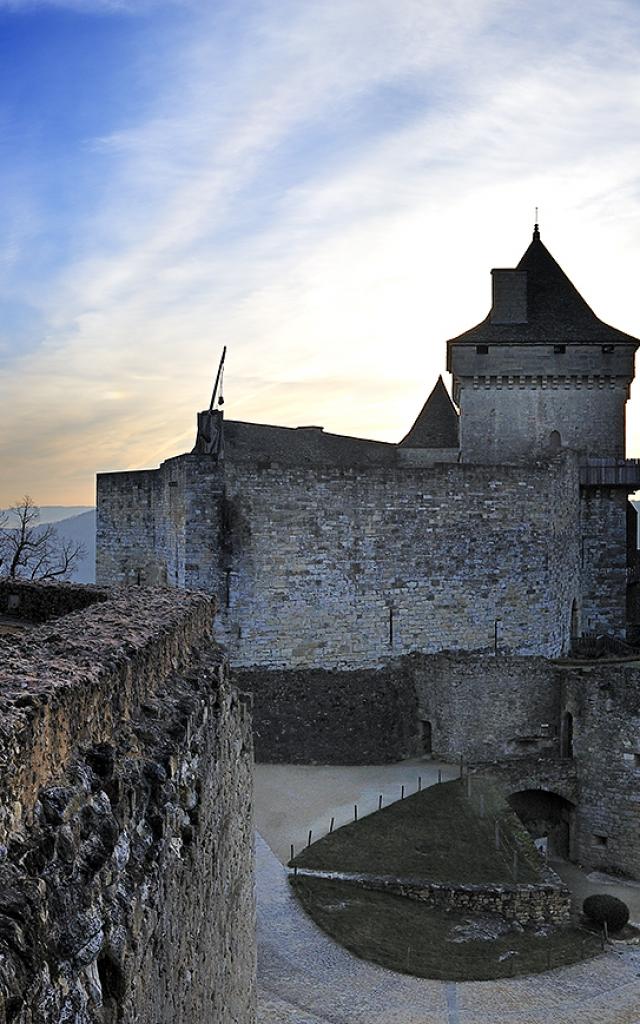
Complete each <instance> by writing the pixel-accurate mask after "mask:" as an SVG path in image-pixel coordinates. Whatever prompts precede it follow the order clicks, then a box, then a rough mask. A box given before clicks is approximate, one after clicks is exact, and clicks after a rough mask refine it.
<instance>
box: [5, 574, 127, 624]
mask: <svg viewBox="0 0 640 1024" xmlns="http://www.w3.org/2000/svg"><path fill="white" fill-rule="evenodd" d="M108 596H109V595H108V591H106V590H105V589H104V587H95V586H91V585H83V584H79V583H53V582H48V583H37V582H33V581H31V580H0V614H5V615H12V616H15V618H17V619H26V620H27V621H28V622H47V620H48V619H56V618H59V617H60V616H62V615H69V613H70V612H76V611H80V610H82V609H83V608H88V607H89V605H92V604H96V602H98V601H106V600H107V598H108Z"/></svg>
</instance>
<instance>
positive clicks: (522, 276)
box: [491, 270, 527, 324]
mask: <svg viewBox="0 0 640 1024" xmlns="http://www.w3.org/2000/svg"><path fill="white" fill-rule="evenodd" d="M491 289H492V293H493V302H492V305H491V323H492V324H526V322H527V272H526V270H492V271H491Z"/></svg>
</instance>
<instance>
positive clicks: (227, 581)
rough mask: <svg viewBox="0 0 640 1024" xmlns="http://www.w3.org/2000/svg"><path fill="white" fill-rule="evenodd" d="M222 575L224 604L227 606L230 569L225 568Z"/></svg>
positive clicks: (228, 601)
mask: <svg viewBox="0 0 640 1024" xmlns="http://www.w3.org/2000/svg"><path fill="white" fill-rule="evenodd" d="M224 575H225V583H224V606H225V608H228V607H229V606H230V604H231V569H225V571H224Z"/></svg>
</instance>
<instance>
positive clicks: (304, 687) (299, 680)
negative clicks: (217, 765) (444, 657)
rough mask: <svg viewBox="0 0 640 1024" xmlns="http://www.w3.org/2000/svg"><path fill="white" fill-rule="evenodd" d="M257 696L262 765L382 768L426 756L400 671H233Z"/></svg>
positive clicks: (258, 756)
mask: <svg viewBox="0 0 640 1024" xmlns="http://www.w3.org/2000/svg"><path fill="white" fill-rule="evenodd" d="M232 681H233V683H234V685H236V686H237V687H238V688H239V689H241V690H248V691H251V693H252V695H253V724H254V742H255V754H256V761H258V762H261V763H266V764H269V763H275V764H278V763H280V764H383V763H384V762H386V761H399V760H401V759H402V758H403V757H410V756H412V755H415V754H418V753H420V752H421V749H420V745H419V744H420V739H419V731H418V723H417V716H416V698H415V691H414V688H413V685H412V681H411V679H410V677H409V676H408V674H407V673H406V672H405V671H404V668H403V666H402V665H401V664H398V663H396V664H394V665H392V666H389V667H387V668H385V669H369V670H367V669H360V670H357V671H354V672H337V671H334V672H327V671H323V670H322V669H307V670H305V671H296V670H294V669H292V670H289V671H287V670H285V669H282V670H277V669H274V670H271V671H269V670H268V669H232Z"/></svg>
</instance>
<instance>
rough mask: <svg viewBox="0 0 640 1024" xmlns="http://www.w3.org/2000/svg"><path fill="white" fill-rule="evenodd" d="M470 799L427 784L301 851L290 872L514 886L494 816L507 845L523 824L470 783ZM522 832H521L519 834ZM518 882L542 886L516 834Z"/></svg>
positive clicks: (524, 840)
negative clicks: (498, 845) (498, 844)
mask: <svg viewBox="0 0 640 1024" xmlns="http://www.w3.org/2000/svg"><path fill="white" fill-rule="evenodd" d="M473 785H474V793H475V795H476V797H479V796H480V790H481V788H482V801H483V803H482V806H483V808H484V814H481V813H480V810H479V809H478V808H479V803H478V800H471V801H470V800H469V799H468V798H467V796H466V794H465V786H464V783H462V782H461V781H460V780H457V779H456V780H454V781H453V782H444V783H441V784H440V785H437V786H430V787H429V788H428V789H424V790H422V792H421V793H414V794H413V795H412V796H409V797H407V798H406V799H405V800H398V801H397V802H396V803H393V804H389V806H388V807H384V808H383V809H382V810H381V811H376V812H375V813H374V814H369V815H367V817H365V818H361V819H360V820H359V821H357V822H353V823H352V824H350V825H343V826H342V828H339V829H337V830H336V831H335V832H332V833H331V834H330V835H327V836H324V838H323V839H319V840H318V841H317V842H315V843H313V844H312V845H311V846H309V847H307V848H306V849H305V850H302V851H301V852H300V853H299V854H298V855H297V856H296V857H295V858H294V859H293V860H292V861H291V862H290V864H291V866H294V865H295V866H297V867H301V868H313V869H315V870H322V871H345V872H358V873H362V874H374V875H393V876H395V877H398V878H424V879H429V880H430V881H434V882H454V883H463V884H464V883H466V884H484V883H495V884H498V885H509V884H513V881H514V879H513V874H512V859H511V857H510V856H509V855H508V854H505V853H504V852H503V851H502V850H497V849H496V843H495V824H494V821H495V818H496V817H498V820H499V821H500V823H501V829H502V832H503V835H508V836H509V837H510V838H511V839H512V840H513V839H514V837H515V832H514V830H515V831H517V830H518V829H519V828H520V826H519V824H518V822H517V819H516V818H515V815H513V814H512V812H511V811H510V810H509V808H508V806H507V805H506V803H505V802H504V800H503V798H502V797H501V796H500V795H499V794H497V793H496V791H495V790H494V789H493V788H492V787H491V786H490V785H489V784H487V783H486V782H484V781H482V782H481V781H476V780H475V779H474V780H473ZM521 831H522V830H521ZM518 846H519V849H520V857H519V861H518V878H517V880H518V882H523V883H529V884H530V883H534V882H538V881H540V862H539V859H538V857H537V854H536V853H535V850H534V849H533V847H532V844H531V840H530V837H528V834H526V835H522V834H520V835H518Z"/></svg>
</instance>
